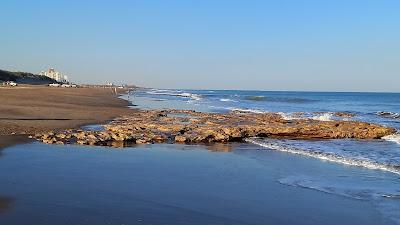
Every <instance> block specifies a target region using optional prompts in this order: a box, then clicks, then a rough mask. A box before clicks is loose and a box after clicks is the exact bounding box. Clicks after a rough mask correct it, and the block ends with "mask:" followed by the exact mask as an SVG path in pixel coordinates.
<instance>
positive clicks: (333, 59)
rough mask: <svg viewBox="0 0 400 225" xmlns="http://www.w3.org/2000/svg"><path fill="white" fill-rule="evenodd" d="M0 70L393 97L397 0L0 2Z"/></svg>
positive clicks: (398, 71) (398, 47) (399, 72)
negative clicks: (53, 71) (380, 93)
mask: <svg viewBox="0 0 400 225" xmlns="http://www.w3.org/2000/svg"><path fill="white" fill-rule="evenodd" d="M0 10H1V13H0V28H1V33H0V69H7V70H13V71H28V72H34V73H38V72H40V71H42V70H45V69H47V68H49V67H54V68H55V69H56V70H59V71H60V72H62V73H65V74H67V75H68V76H69V77H70V79H71V80H72V81H74V82H77V83H105V82H115V83H124V84H135V85H139V86H145V87H155V88H179V89H235V90H236V89H238V90H239V89H240V90H245V89H246V90H297V91H383V92H400V85H399V84H400V11H399V10H400V1H398V0H379V1H377V0H323V1H322V0H275V1H272V0H271V1H268V0H259V1H258V0H242V1H236V0H198V1H195V0H158V1H156V0H136V1H135V0H130V1H128V0H126V1H123V0H114V1H101V0H97V1H94V0H87V1H81V0H80V1H77V0H65V1H57V0H52V1H50V0H45V1H43V0H42V1H41V0H35V1H22V0H2V1H1V2H0Z"/></svg>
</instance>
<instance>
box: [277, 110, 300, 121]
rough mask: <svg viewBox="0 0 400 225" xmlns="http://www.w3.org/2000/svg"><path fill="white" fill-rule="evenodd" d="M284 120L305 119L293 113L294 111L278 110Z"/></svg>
mask: <svg viewBox="0 0 400 225" xmlns="http://www.w3.org/2000/svg"><path fill="white" fill-rule="evenodd" d="M277 114H279V115H280V116H282V118H283V119H284V120H299V119H303V118H302V117H300V116H299V114H297V115H296V114H293V113H284V112H277Z"/></svg>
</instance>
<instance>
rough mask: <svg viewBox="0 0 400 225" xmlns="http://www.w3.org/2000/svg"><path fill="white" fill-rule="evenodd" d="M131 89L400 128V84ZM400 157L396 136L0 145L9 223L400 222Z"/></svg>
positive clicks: (174, 102) (166, 104) (174, 100)
mask: <svg viewBox="0 0 400 225" xmlns="http://www.w3.org/2000/svg"><path fill="white" fill-rule="evenodd" d="M121 97H122V98H125V99H128V100H129V101H131V103H132V106H131V107H133V108H140V109H163V108H175V109H192V110H197V111H205V112H216V113H218V112H228V111H230V110H242V111H250V112H256V113H263V112H277V113H280V114H281V115H282V116H284V117H285V118H286V119H288V120H293V119H297V118H313V119H318V120H343V119H348V120H363V121H370V122H374V123H379V124H382V125H385V126H391V127H395V128H396V129H400V123H399V122H400V118H399V114H398V113H399V112H400V94H390V93H316V92H264V91H217V90H160V89H140V90H137V91H134V92H130V93H129V94H127V95H124V96H121ZM335 112H348V113H352V114H354V115H355V116H354V117H353V118H343V117H335V114H334V113H335ZM84 129H91V130H98V129H102V126H98V125H91V126H86V127H84ZM399 167H400V144H399V138H398V136H397V135H393V136H389V137H385V139H382V140H312V141H304V140H276V139H268V138H262V139H261V138H256V139H248V140H246V142H243V143H229V144H209V145H205V144H204V145H201V144H200V145H185V144H149V145H134V146H132V147H127V148H111V147H103V146H78V145H47V144H43V143H41V142H31V143H26V144H20V145H16V146H12V147H8V148H5V149H3V150H0V171H1V172H0V183H1V185H0V224H10V225H11V224H18V225H25V224H26V225H28V224H41V225H51V224H60V225H64V224H65V225H67V224H68V225H69V224H77V225H89V224H97V225H103V224H104V225H106V224H107V225H110V224H111V225H121V224H129V225H130V224H146V225H165V224H173V225H186V224H191V225H193V224H199V225H205V224H210V225H228V224H229V225H233V224H237V225H242V224H251V225H264V224H281V225H292V224H298V225H320V224H324V225H330V224H332V225H335V224H346V225H347V224H348V225H352V224H365V225H378V224H379V225H399V224H400V213H399V212H400V172H399V171H400V169H399Z"/></svg>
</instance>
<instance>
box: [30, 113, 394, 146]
mask: <svg viewBox="0 0 400 225" xmlns="http://www.w3.org/2000/svg"><path fill="white" fill-rule="evenodd" d="M170 115H173V116H170ZM179 115H182V116H179ZM336 116H341V117H350V116H351V115H350V114H348V113H336ZM393 133H395V129H393V128H388V127H384V126H380V125H376V124H370V123H364V122H358V121H319V120H312V119H297V120H292V121H287V120H285V119H284V118H283V117H282V116H281V115H279V114H276V113H264V114H257V113H243V112H231V113H226V114H218V113H200V112H195V111H188V110H163V111H159V110H150V111H137V112H135V113H133V115H132V116H129V117H128V116H125V117H122V118H118V119H116V120H114V121H112V122H111V123H110V124H108V125H105V130H104V131H83V130H66V131H61V132H57V134H55V133H54V132H49V133H47V134H42V135H38V136H36V137H37V138H39V139H40V140H42V141H43V142H45V143H49V144H52V143H57V142H63V143H77V144H82V145H111V146H121V145H124V144H125V143H136V144H145V143H154V142H158V143H160V142H180V143H201V142H232V141H242V140H243V139H244V138H247V137H271V138H274V137H279V138H282V137H284V138H296V139H298V138H303V139H315V138H319V139H338V138H357V139H376V138H381V137H383V136H386V135H390V134H393ZM112 143H115V144H112ZM121 143H122V144H121Z"/></svg>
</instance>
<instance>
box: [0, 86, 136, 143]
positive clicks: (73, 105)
mask: <svg viewBox="0 0 400 225" xmlns="http://www.w3.org/2000/svg"><path fill="white" fill-rule="evenodd" d="M114 91H115V90H114V89H112V88H101V87H83V88H52V87H47V86H43V85H21V86H18V87H13V88H7V87H2V88H0V102H1V104H0V151H1V150H2V149H3V148H6V147H9V146H12V145H16V144H20V143H24V142H29V140H30V139H29V138H28V136H30V135H35V134H36V133H40V132H49V131H59V130H64V129H77V128H80V127H82V126H85V125H91V124H104V123H106V122H107V121H112V120H113V119H115V118H117V117H120V116H124V115H128V114H130V113H132V112H133V111H135V109H131V108H129V107H128V106H129V105H130V102H129V101H127V100H124V99H121V98H119V97H120V94H123V93H125V92H126V91H127V89H123V90H121V89H119V90H118V91H120V93H115V92H114Z"/></svg>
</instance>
